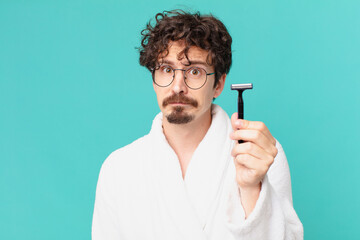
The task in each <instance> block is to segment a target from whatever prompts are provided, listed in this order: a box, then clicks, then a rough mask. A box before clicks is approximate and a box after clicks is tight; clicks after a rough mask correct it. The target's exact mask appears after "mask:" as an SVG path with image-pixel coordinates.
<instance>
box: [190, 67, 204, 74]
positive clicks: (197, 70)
mask: <svg viewBox="0 0 360 240" xmlns="http://www.w3.org/2000/svg"><path fill="white" fill-rule="evenodd" d="M189 72H190V74H191V75H193V76H198V75H200V73H201V72H200V69H198V68H192V69H190V71H189Z"/></svg>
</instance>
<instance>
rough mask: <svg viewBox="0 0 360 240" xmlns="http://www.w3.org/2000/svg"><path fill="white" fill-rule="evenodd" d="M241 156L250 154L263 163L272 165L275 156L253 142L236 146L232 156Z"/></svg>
mask: <svg viewBox="0 0 360 240" xmlns="http://www.w3.org/2000/svg"><path fill="white" fill-rule="evenodd" d="M239 154H250V155H252V156H254V157H256V158H258V159H260V160H262V161H266V162H268V163H269V164H272V162H273V161H274V156H273V155H272V154H271V153H269V152H267V151H265V150H264V149H263V148H261V147H259V146H258V145H256V144H254V143H252V142H244V143H242V144H236V145H235V146H234V147H233V149H232V152H231V155H232V156H233V157H236V156H237V155H239Z"/></svg>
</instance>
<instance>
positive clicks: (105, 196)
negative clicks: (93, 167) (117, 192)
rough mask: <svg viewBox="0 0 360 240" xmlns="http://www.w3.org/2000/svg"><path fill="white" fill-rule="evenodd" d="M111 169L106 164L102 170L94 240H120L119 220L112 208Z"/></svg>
mask: <svg viewBox="0 0 360 240" xmlns="http://www.w3.org/2000/svg"><path fill="white" fill-rule="evenodd" d="M110 174H111V169H110V168H109V166H108V165H107V163H106V162H105V163H104V164H103V165H102V167H101V170H100V174H99V180H98V183H97V187H96V197H95V207H94V213H93V221H92V233H91V235H92V239H93V240H98V239H99V240H100V239H101V240H110V239H120V235H119V232H118V227H117V226H116V223H117V218H116V215H115V211H114V209H113V208H112V206H115V204H114V203H113V199H115V198H114V196H113V195H112V194H113V193H112V191H111V190H110V189H111V184H112V181H111V180H110Z"/></svg>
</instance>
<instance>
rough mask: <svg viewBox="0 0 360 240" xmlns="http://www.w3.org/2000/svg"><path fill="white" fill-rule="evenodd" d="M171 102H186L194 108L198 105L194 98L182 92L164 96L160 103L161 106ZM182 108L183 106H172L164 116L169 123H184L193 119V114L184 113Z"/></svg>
mask: <svg viewBox="0 0 360 240" xmlns="http://www.w3.org/2000/svg"><path fill="white" fill-rule="evenodd" d="M171 103H183V104H188V105H190V106H193V107H195V108H196V107H197V106H198V102H197V101H196V100H195V99H191V98H189V97H186V96H184V95H183V94H182V93H180V94H174V95H172V96H170V97H168V98H165V99H164V101H163V104H162V105H163V107H166V106H167V105H169V104H171ZM184 110H185V107H183V106H175V107H173V111H172V112H171V113H170V114H169V115H167V116H166V119H167V120H168V122H169V123H173V124H185V123H188V122H191V121H192V120H193V119H194V116H193V115H190V114H187V113H185V112H184Z"/></svg>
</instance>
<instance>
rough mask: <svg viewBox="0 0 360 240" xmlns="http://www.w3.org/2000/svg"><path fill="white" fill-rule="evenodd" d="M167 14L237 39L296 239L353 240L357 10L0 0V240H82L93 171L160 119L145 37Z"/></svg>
mask: <svg viewBox="0 0 360 240" xmlns="http://www.w3.org/2000/svg"><path fill="white" fill-rule="evenodd" d="M174 8H185V9H188V10H199V11H200V12H201V13H213V14H214V15H215V16H217V17H218V18H219V19H220V20H222V21H223V22H224V23H225V25H226V26H227V28H228V30H229V32H230V34H231V35H232V37H233V66H232V69H231V71H230V74H229V75H228V78H227V82H226V86H225V90H224V92H223V93H222V95H221V96H220V97H219V99H217V100H216V103H217V104H219V105H221V106H222V107H223V108H224V109H225V110H226V111H227V112H228V114H229V115H230V114H232V113H233V112H235V111H236V99H237V94H236V93H235V92H231V90H230V84H232V83H246V82H252V83H253V84H254V89H253V90H252V91H248V92H246V93H245V94H244V98H245V117H246V118H247V119H249V120H259V121H263V122H265V123H266V124H267V126H268V127H269V129H270V131H271V132H272V134H273V135H274V136H275V137H276V138H277V139H278V140H279V141H280V142H281V143H282V145H283V147H284V149H285V152H286V154H287V157H288V161H289V164H290V170H291V176H292V186H293V198H294V207H295V209H296V211H297V213H298V215H299V217H300V219H301V221H302V222H303V225H304V229H305V239H309V240H310V239H314V240H315V239H316V240H318V239H327V240H330V239H334V240H335V239H359V229H358V228H359V225H360V217H359V214H360V209H359V202H360V192H359V187H358V184H357V183H358V175H359V170H360V163H359V162H360V154H359V148H360V141H359V134H360V128H359V123H360V114H359V105H360V98H359V90H360V84H359V82H360V81H359V80H360V67H359V66H360V57H359V56H360V27H359V26H360V2H359V1H357V0H353V1H352V0H344V1H334V0H323V1H320V0H318V1H314V0H313V1H310V0H292V1H291V0H290V1H289V0H277V1H273V0H253V1H245V0H239V1H231V0H223V1H213V0H207V1H205V0H202V1H183V2H171V1H162V0H154V1H139V0H133V1H129V2H125V1H115V0H111V1H110V0H109V1H100V0H99V1H94V0H92V1H81V0H72V1H65V0H63V1H40V0H32V1H18V0H13V1H10V0H9V1H6V0H0V103H1V104H0V153H1V155H0V239H16V240H18V239H54V240H55V239H90V233H91V220H92V212H93V204H94V198H95V188H96V182H97V177H98V173H99V170H100V167H101V164H102V162H103V161H104V159H105V158H106V157H107V156H108V155H109V154H110V153H111V152H112V151H114V150H115V149H117V148H119V147H122V146H124V145H126V144H128V143H130V142H132V141H133V140H135V139H137V138H138V137H141V136H143V135H145V134H147V132H148V131H149V128H150V126H151V121H152V119H153V117H154V116H155V115H156V114H157V113H158V111H159V109H158V106H157V102H156V98H155V94H154V93H153V89H152V82H151V76H150V74H149V72H148V71H147V70H146V69H145V68H143V67H140V66H139V64H138V57H139V56H138V51H137V50H136V47H138V46H139V45H140V31H141V30H142V29H143V28H144V27H145V25H146V23H147V22H148V21H149V20H150V19H151V18H152V17H153V16H154V15H155V14H156V13H157V12H160V11H163V10H171V9H174Z"/></svg>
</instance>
